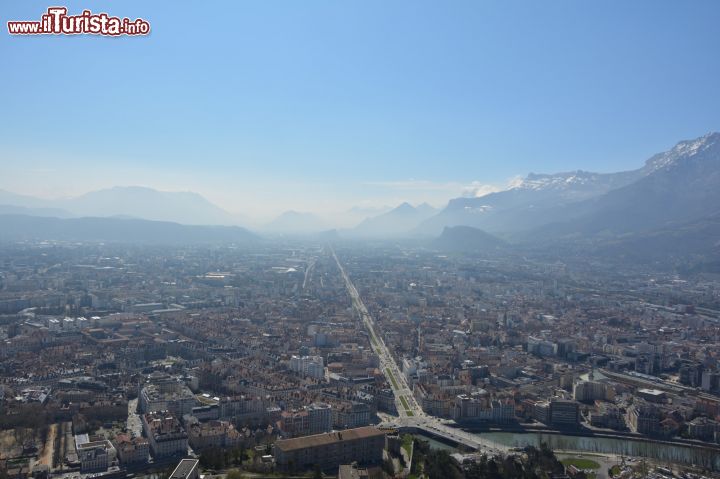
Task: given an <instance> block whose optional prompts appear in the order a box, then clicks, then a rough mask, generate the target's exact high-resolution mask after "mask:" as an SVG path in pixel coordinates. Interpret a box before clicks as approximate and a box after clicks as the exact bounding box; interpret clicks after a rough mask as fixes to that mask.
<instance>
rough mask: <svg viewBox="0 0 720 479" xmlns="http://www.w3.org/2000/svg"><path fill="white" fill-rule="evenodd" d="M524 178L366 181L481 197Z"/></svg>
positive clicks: (450, 196)
mask: <svg viewBox="0 0 720 479" xmlns="http://www.w3.org/2000/svg"><path fill="white" fill-rule="evenodd" d="M521 180H522V177H519V176H518V177H513V178H510V179H509V180H508V181H507V182H506V183H505V184H494V183H483V182H481V181H472V182H470V183H461V182H459V181H446V182H437V181H430V180H417V179H414V178H410V179H408V180H397V181H372V182H367V183H365V184H366V185H368V186H376V187H380V188H387V189H392V190H404V191H411V190H412V191H427V192H434V193H446V194H447V197H448V198H453V197H457V196H464V197H476V198H477V197H480V196H485V195H487V194H489V193H495V192H497V191H502V190H506V189H508V188H512V187H513V186H516V184H517V183H518V182H519V181H521Z"/></svg>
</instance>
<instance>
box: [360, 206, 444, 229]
mask: <svg viewBox="0 0 720 479" xmlns="http://www.w3.org/2000/svg"><path fill="white" fill-rule="evenodd" d="M435 214H437V210H436V209H435V208H433V207H432V206H430V205H429V204H427V203H423V204H420V205H418V206H412V205H411V204H410V203H402V204H401V205H399V206H398V207H396V208H393V209H392V210H390V211H388V212H387V213H382V214H380V215H378V216H373V217H369V218H366V219H364V220H363V221H362V222H360V224H358V225H357V226H356V227H355V228H353V229H352V230H351V231H349V232H347V234H348V235H351V236H355V237H392V236H403V235H406V234H407V233H408V231H411V230H412V229H413V228H415V227H417V226H418V225H419V224H420V223H421V222H423V221H424V220H426V219H428V218H430V217H432V216H433V215H435Z"/></svg>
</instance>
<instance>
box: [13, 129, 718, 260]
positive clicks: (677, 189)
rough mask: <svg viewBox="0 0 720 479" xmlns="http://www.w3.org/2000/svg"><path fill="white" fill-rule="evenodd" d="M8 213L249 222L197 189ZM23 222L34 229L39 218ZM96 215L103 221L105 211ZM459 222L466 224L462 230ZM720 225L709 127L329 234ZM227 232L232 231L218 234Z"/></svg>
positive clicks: (291, 227)
mask: <svg viewBox="0 0 720 479" xmlns="http://www.w3.org/2000/svg"><path fill="white" fill-rule="evenodd" d="M368 213H374V212H373V211H368ZM348 214H350V213H349V212H348ZM0 215H3V218H5V220H4V221H9V220H7V218H13V219H12V221H11V222H10V223H9V224H12V225H14V226H13V227H16V228H17V227H19V225H21V221H20V220H19V219H18V218H19V217H45V218H49V217H52V218H53V219H55V220H58V219H63V220H64V221H65V222H59V223H57V222H56V223H52V222H49V223H48V224H49V225H51V226H52V228H50V229H49V230H48V231H57V232H58V234H59V233H60V232H61V231H62V228H63V227H64V226H62V227H61V226H59V225H68V224H72V222H71V220H73V219H85V218H86V217H96V216H97V217H99V216H102V217H105V218H106V219H116V220H117V219H121V218H122V219H128V218H135V219H138V220H140V219H143V220H152V221H161V222H169V223H170V224H174V223H181V224H185V225H187V224H196V225H218V224H222V225H236V224H238V223H240V222H241V218H239V217H238V216H235V215H231V214H230V213H228V212H226V211H225V210H223V209H222V208H219V207H218V206H216V205H214V204H212V203H211V202H209V201H207V200H206V199H205V198H203V197H202V196H200V195H198V194H196V193H189V192H161V191H157V190H153V189H150V188H144V187H116V188H110V189H106V190H100V191H96V192H91V193H87V194H85V195H82V196H79V197H76V198H70V199H62V200H43V199H38V198H33V197H29V196H22V195H16V194H13V193H9V192H5V191H0ZM113 217H114V218H113ZM24 221H26V224H27V225H28V227H34V226H33V225H37V222H33V221H31V220H27V219H26V220H24ZM92 221H93V222H95V224H98V219H97V218H94V219H92ZM78 224H82V222H81V223H78ZM88 224H89V223H88ZM123 224H124V225H125V226H128V225H130V223H123ZM53 225H54V226H53ZM0 226H1V225H0ZM143 226H144V227H145V228H146V230H148V228H151V226H150V225H145V224H143ZM178 226H180V225H178ZM333 226H334V224H333V223H331V222H329V221H326V220H324V219H322V218H320V217H318V216H316V215H314V214H312V213H300V212H295V211H288V212H285V213H283V214H281V215H280V216H278V217H277V218H276V219H275V220H273V221H272V222H270V223H268V224H266V225H265V226H264V227H263V228H262V230H263V231H266V232H271V233H294V234H298V233H299V234H305V235H307V234H318V233H321V232H323V231H328V230H331V229H332V228H333ZM459 226H460V227H462V228H456V227H459ZM152 227H156V226H152ZM167 228H175V227H174V226H173V227H170V226H167ZM218 231H220V230H218ZM242 231H245V230H242ZM719 231H720V133H709V134H707V135H704V136H702V137H699V138H696V139H693V140H687V141H681V142H679V143H677V144H676V145H675V146H674V147H673V148H671V149H670V150H668V151H665V152H662V153H658V154H656V155H654V156H652V157H651V158H649V159H648V160H647V161H646V162H645V164H644V166H642V167H641V168H638V169H635V170H630V171H622V172H617V173H593V172H587V171H571V172H563V173H557V174H538V173H531V174H529V175H528V176H527V177H525V178H524V179H523V180H522V181H520V182H519V183H517V184H514V185H513V186H512V187H511V188H508V189H506V190H504V191H499V192H495V193H490V194H487V195H484V196H480V197H472V198H467V197H460V198H456V199H452V200H450V201H449V202H448V204H447V206H446V207H445V208H442V209H440V210H436V209H435V208H433V207H432V206H430V205H428V204H421V205H418V206H412V205H410V204H408V203H403V204H400V205H399V206H397V207H395V208H393V209H389V210H387V211H385V210H384V209H383V210H380V212H379V213H378V214H371V215H370V216H367V217H365V219H363V220H362V221H359V223H358V224H357V225H356V226H354V227H352V228H345V229H338V230H336V231H333V232H332V235H330V237H332V238H395V239H400V238H409V239H418V238H426V239H428V240H432V239H434V238H438V237H439V239H438V240H437V241H436V242H434V243H433V244H434V245H435V246H444V247H448V248H449V249H468V248H469V249H473V246H472V245H473V244H480V245H481V246H482V247H483V248H488V247H489V248H496V247H498V246H499V244H496V243H495V241H496V240H497V241H500V240H499V239H498V238H502V240H504V241H505V242H506V243H507V244H508V245H519V246H521V247H522V246H523V245H532V246H533V247H535V246H537V245H543V244H546V245H547V244H560V243H563V244H568V245H570V244H572V245H574V246H577V247H581V248H586V249H588V251H589V250H590V248H592V249H593V251H600V252H611V251H615V252H616V253H617V252H618V251H621V250H623V249H624V250H625V251H635V252H636V253H637V254H640V253H642V254H645V255H654V256H655V257H661V256H662V255H663V254H665V253H668V252H669V253H671V254H681V253H682V252H683V251H687V252H688V254H690V252H691V251H692V254H713V255H715V254H717V255H718V256H720V251H719V249H720V241H719V240H718V232H719ZM245 232H246V231H245ZM223 235H225V232H223V233H222V234H220V235H219V236H221V237H222V236H223ZM6 236H7V235H6ZM643 245H646V246H648V247H647V248H643ZM650 245H651V246H652V247H650ZM503 247H504V246H503ZM683 248H684V249H683ZM643 249H644V251H643Z"/></svg>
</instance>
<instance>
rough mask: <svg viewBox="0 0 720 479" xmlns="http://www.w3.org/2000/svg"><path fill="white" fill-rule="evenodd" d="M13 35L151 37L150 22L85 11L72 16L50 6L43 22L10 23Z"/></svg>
mask: <svg viewBox="0 0 720 479" xmlns="http://www.w3.org/2000/svg"><path fill="white" fill-rule="evenodd" d="M7 26H8V32H9V33H10V34H11V35H80V34H90V35H110V36H119V35H147V34H148V33H150V23H148V22H147V21H145V20H143V19H142V18H137V19H135V20H130V19H129V18H119V17H111V16H110V15H108V14H107V13H92V12H91V11H90V10H83V12H82V13H81V14H80V15H68V14H67V8H65V7H50V8H48V9H47V13H45V14H43V16H42V17H41V18H40V21H9V22H7Z"/></svg>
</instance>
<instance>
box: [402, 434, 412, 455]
mask: <svg viewBox="0 0 720 479" xmlns="http://www.w3.org/2000/svg"><path fill="white" fill-rule="evenodd" d="M412 443H413V437H412V435H410V434H403V436H402V448H403V449H404V450H405V453H406V454H407V455H408V457H410V454H411V452H412Z"/></svg>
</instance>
